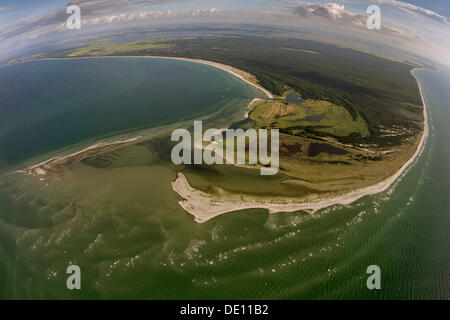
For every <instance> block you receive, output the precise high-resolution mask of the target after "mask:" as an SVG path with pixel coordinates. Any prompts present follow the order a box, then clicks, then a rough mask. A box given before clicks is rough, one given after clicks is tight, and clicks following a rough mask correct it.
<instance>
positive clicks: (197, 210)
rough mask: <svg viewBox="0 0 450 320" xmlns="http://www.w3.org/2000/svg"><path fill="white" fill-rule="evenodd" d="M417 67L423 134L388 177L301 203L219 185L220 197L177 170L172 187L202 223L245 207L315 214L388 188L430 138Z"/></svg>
mask: <svg viewBox="0 0 450 320" xmlns="http://www.w3.org/2000/svg"><path fill="white" fill-rule="evenodd" d="M418 69H422V68H414V69H412V70H411V71H410V73H411V75H412V76H413V77H414V78H415V79H416V81H417V84H418V88H419V92H420V97H421V99H422V105H423V117H424V125H423V131H422V136H421V138H420V141H419V144H418V146H417V148H416V151H415V152H414V154H413V155H412V157H411V158H409V160H408V161H406V162H405V163H404V164H403V165H402V167H401V168H400V169H399V170H398V171H397V172H396V173H394V174H393V175H391V176H390V177H388V178H386V179H385V180H383V181H381V182H378V183H376V184H374V185H372V186H369V187H364V188H361V189H357V190H354V191H350V192H347V193H345V194H341V195H338V196H336V195H335V196H334V197H322V198H321V197H319V196H317V195H313V196H306V197H305V198H303V200H306V201H304V202H301V203H300V202H294V201H293V200H294V198H289V197H276V198H274V199H272V200H268V199H263V198H261V197H257V196H253V195H246V194H231V193H227V192H226V191H224V190H221V189H219V188H218V191H219V196H212V195H210V194H208V193H205V192H203V191H200V190H197V189H194V188H192V187H191V186H190V185H189V183H188V181H187V179H186V177H185V176H184V175H183V174H182V173H181V172H178V173H177V176H176V179H175V180H174V181H172V190H173V191H174V192H175V193H177V194H178V196H179V197H180V200H179V202H178V203H179V205H180V206H181V207H182V208H183V209H184V210H185V211H186V212H188V213H190V214H191V215H193V216H194V220H195V221H196V222H198V223H203V222H206V221H208V220H210V219H212V218H214V217H217V216H219V215H222V214H225V213H229V212H234V211H239V210H245V209H258V208H260V209H267V210H268V211H269V213H277V212H293V211H300V210H304V211H307V212H310V213H314V212H316V211H317V210H320V209H323V208H327V207H330V206H333V205H343V206H347V205H350V204H351V203H353V202H355V201H357V200H359V199H361V198H362V197H364V196H367V195H373V194H377V193H380V192H384V191H386V190H387V189H388V188H389V187H390V186H391V185H392V184H393V183H394V182H395V181H396V180H397V179H398V178H399V177H400V176H401V175H402V174H403V173H404V172H405V170H406V169H407V168H408V167H409V166H410V165H411V164H412V163H413V162H414V161H415V160H416V159H417V158H418V156H419V155H420V154H421V152H422V150H423V147H424V145H425V141H426V139H427V138H428V133H429V129H428V126H429V125H428V114H427V105H426V100H425V97H424V95H423V89H422V85H421V84H420V82H419V80H418V79H417V78H416V77H415V75H414V72H413V71H414V70H418ZM225 196H227V197H228V199H225V200H222V199H223V198H224V197H225ZM227 200H228V201H227Z"/></svg>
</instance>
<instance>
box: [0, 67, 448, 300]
mask: <svg viewBox="0 0 450 320" xmlns="http://www.w3.org/2000/svg"><path fill="white" fill-rule="evenodd" d="M415 74H416V77H417V78H418V79H419V81H420V83H421V84H422V86H423V90H424V95H425V98H426V100H427V103H428V107H429V109H428V110H429V112H428V114H429V118H430V119H429V121H430V135H429V138H428V140H427V143H426V145H425V147H424V150H423V152H422V154H421V156H420V157H419V158H418V160H417V161H416V162H415V163H414V164H413V165H412V166H411V167H410V168H409V169H408V170H407V171H406V172H405V173H404V174H403V175H402V177H401V178H400V179H399V180H398V181H397V182H396V183H394V185H393V186H392V187H391V188H389V190H387V191H386V192H383V193H380V194H378V195H374V196H367V197H364V198H362V199H360V200H359V201H357V202H355V203H353V204H352V205H350V206H347V207H343V206H333V207H330V208H327V209H324V210H321V211H319V212H318V213H317V214H316V215H315V216H310V215H308V214H306V213H302V212H297V213H281V214H273V215H269V214H268V213H267V212H266V211H265V210H246V211H242V212H234V213H229V214H225V215H222V216H220V217H217V218H215V219H213V220H211V221H209V222H207V223H204V224H197V223H195V222H194V221H193V219H192V217H191V216H189V215H188V214H186V213H185V212H184V211H183V210H181V209H180V208H179V206H178V204H177V203H176V200H177V199H176V196H175V195H174V194H173V192H171V190H170V184H169V183H168V181H170V179H171V178H172V177H173V170H172V169H170V168H168V167H167V166H166V165H165V164H164V163H162V162H161V161H155V162H152V163H149V164H146V165H141V164H139V165H131V164H130V163H131V162H130V161H129V159H134V158H133V157H134V155H135V154H137V153H139V152H140V153H139V154H143V153H145V152H148V151H147V149H145V148H142V147H139V146H137V147H135V148H134V149H133V148H127V149H125V150H124V151H123V152H115V153H112V154H110V155H107V158H108V159H111V161H118V160H117V159H124V158H125V159H128V160H127V161H128V166H127V165H124V163H125V162H121V165H120V166H116V167H114V168H109V169H95V168H92V167H89V166H85V165H81V164H80V165H78V166H75V167H74V168H73V175H69V176H67V177H65V178H61V179H60V181H54V182H53V186H52V184H50V186H47V187H46V186H45V183H41V182H39V181H34V180H33V179H31V178H26V179H19V178H17V179H16V178H15V179H14V180H8V181H7V182H2V183H0V204H2V207H1V208H2V209H1V210H2V212H1V213H2V215H1V216H0V217H1V220H0V275H1V276H0V289H1V290H0V297H3V298H67V299H68V298H90V299H95V298H137V299H152V298H172V299H196V298H200V299H213V298H219V299H230V298H255V299H258V298H273V299H283V298H284V299H342V298H347V299H393V298H402V299H403V298H406V299H407V298H421V299H449V298H450V233H449V230H450V200H449V197H448V195H449V194H450V170H448V163H449V162H450V144H449V140H448V137H449V136H450V127H449V126H448V123H447V121H448V119H450V104H449V101H450V90H448V89H449V88H448V84H449V83H450V72H449V71H448V70H444V69H442V70H441V72H439V73H436V72H432V71H429V70H418V71H416V72H415ZM237 85H240V86H242V84H241V83H237ZM10 181H12V182H13V183H9V182H10ZM34 186H36V187H34ZM24 190H31V191H29V192H28V191H27V192H26V191H24ZM54 194H57V195H58V197H57V200H56V201H55V199H54V198H52V195H54ZM2 196H3V197H5V199H6V197H8V199H9V200H2V198H1V197H2ZM11 199H12V200H11ZM6 205H8V206H9V207H7V206H6ZM11 212H13V214H11ZM23 212H28V213H27V214H22V213H23ZM8 213H9V214H8ZM72 263H75V264H77V265H79V266H80V267H81V270H82V286H83V288H82V290H80V291H69V290H67V289H66V287H65V280H66V274H65V268H66V267H67V266H68V265H69V264H72ZM373 264H376V265H378V266H379V267H380V268H381V287H382V288H381V290H375V291H370V290H368V289H367V288H366V279H367V276H368V275H367V274H366V269H367V266H369V265H373Z"/></svg>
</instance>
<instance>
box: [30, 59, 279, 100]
mask: <svg viewBox="0 0 450 320" xmlns="http://www.w3.org/2000/svg"><path fill="white" fill-rule="evenodd" d="M95 58H147V59H148V58H153V59H169V60H179V61H188V62H194V63H199V64H203V65H207V66H210V67H214V68H217V69H220V70H222V71H225V72H228V73H230V74H232V75H233V76H235V77H236V78H239V79H240V80H242V81H244V82H245V83H247V84H249V85H251V86H253V87H255V88H257V89H259V90H260V91H262V92H263V93H264V94H265V95H266V96H267V98H269V99H273V98H274V96H273V94H272V93H271V92H270V91H269V90H267V89H266V88H264V87H263V86H261V85H260V84H258V83H253V82H251V81H250V80H248V79H246V78H245V77H244V76H247V77H253V78H255V79H256V77H255V76H254V75H252V74H251V73H249V72H246V71H243V70H240V69H238V68H235V67H232V66H230V65H227V64H223V63H219V62H214V61H209V60H204V59H195V58H183V57H169V56H98V57H97V56H87V57H60V58H37V59H30V60H28V61H33V60H66V59H95Z"/></svg>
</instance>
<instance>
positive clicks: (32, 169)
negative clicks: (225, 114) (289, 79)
mask: <svg viewBox="0 0 450 320" xmlns="http://www.w3.org/2000/svg"><path fill="white" fill-rule="evenodd" d="M93 58H154V59H170V60H181V61H188V62H194V63H199V64H204V65H208V66H211V67H213V68H217V69H220V70H223V71H225V72H228V73H230V74H232V75H233V76H235V77H237V78H239V79H240V80H242V81H244V82H245V83H247V84H249V85H251V86H253V87H255V88H257V89H259V90H260V91H262V92H263V93H264V94H265V95H266V96H267V97H268V98H270V99H272V98H273V95H272V93H270V92H269V91H268V90H267V89H265V88H263V87H262V86H260V85H258V84H255V83H253V82H251V81H250V80H248V79H245V78H244V75H247V76H248V77H254V76H253V75H252V74H250V73H248V72H246V71H243V70H240V69H237V68H235V67H232V66H229V65H226V64H222V63H218V62H213V61H208V60H203V59H193V58H181V57H166V56H99V57H64V58H37V59H30V60H27V61H33V60H66V59H93ZM27 61H23V62H27ZM238 72H239V73H242V74H239V73H238ZM257 100H261V98H254V99H253V100H252V101H251V102H250V103H249V105H248V106H247V109H248V108H249V107H250V106H251V105H252V104H253V102H255V101H257ZM247 117H248V111H247V112H246V113H245V114H244V118H247ZM225 129H226V128H224V129H223V130H225ZM139 138H142V136H137V137H133V138H130V139H127V140H118V141H113V142H109V143H105V142H98V143H95V144H93V145H91V146H89V147H86V148H84V149H82V150H80V151H77V152H74V153H71V154H69V155H66V156H55V157H52V158H50V159H47V160H44V161H42V162H40V163H38V164H35V165H32V166H29V167H26V168H24V169H19V170H16V171H14V172H15V173H22V174H36V175H45V174H47V170H51V169H52V168H54V167H56V166H58V165H61V164H62V163H64V162H66V161H70V160H72V159H73V158H76V157H78V158H80V159H78V161H79V160H81V159H84V158H86V157H89V156H91V155H93V154H96V153H98V152H101V151H105V149H109V148H113V147H116V146H119V145H124V144H128V143H131V142H135V141H136V140H138V139H139ZM86 153H88V154H87V155H86ZM43 168H46V169H43Z"/></svg>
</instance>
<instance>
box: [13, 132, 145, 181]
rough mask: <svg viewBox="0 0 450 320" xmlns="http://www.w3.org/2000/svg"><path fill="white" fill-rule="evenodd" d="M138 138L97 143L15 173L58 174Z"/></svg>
mask: <svg viewBox="0 0 450 320" xmlns="http://www.w3.org/2000/svg"><path fill="white" fill-rule="evenodd" d="M140 138H141V137H140V136H139V137H134V138H131V139H127V140H119V141H114V142H99V143H96V144H94V145H92V146H90V147H87V148H86V149H83V150H81V151H78V152H75V153H73V154H70V155H68V156H65V157H54V158H51V159H49V160H46V161H44V162H41V163H38V164H36V165H34V166H31V167H28V168H25V169H22V170H17V171H16V173H22V174H31V175H38V176H44V175H46V174H48V173H60V172H61V171H63V170H64V169H66V168H67V167H68V166H70V165H71V164H74V163H75V162H78V161H81V160H83V159H85V158H88V157H90V156H92V155H95V154H98V153H100V152H103V151H107V150H111V149H112V148H115V147H119V146H122V145H125V144H128V143H131V142H136V141H137V140H138V139H140Z"/></svg>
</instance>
